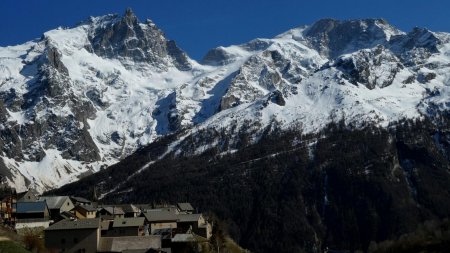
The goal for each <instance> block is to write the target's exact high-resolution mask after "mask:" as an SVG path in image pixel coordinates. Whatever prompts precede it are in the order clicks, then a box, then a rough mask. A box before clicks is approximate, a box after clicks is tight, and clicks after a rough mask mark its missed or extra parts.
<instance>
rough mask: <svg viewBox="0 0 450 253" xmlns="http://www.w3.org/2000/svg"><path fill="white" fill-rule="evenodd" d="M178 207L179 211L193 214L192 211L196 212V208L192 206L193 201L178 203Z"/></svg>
mask: <svg viewBox="0 0 450 253" xmlns="http://www.w3.org/2000/svg"><path fill="white" fill-rule="evenodd" d="M177 209H178V212H179V213H188V214H191V213H194V212H195V210H194V208H193V207H192V205H191V203H187V202H186V203H178V204H177Z"/></svg>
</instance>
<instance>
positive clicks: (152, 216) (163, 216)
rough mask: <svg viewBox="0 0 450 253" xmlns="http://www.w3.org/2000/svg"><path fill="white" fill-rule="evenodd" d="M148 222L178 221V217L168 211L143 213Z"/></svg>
mask: <svg viewBox="0 0 450 253" xmlns="http://www.w3.org/2000/svg"><path fill="white" fill-rule="evenodd" d="M142 214H143V215H144V217H145V219H147V221H149V222H152V221H177V215H176V213H174V212H168V211H160V210H158V211H147V212H144V213H142Z"/></svg>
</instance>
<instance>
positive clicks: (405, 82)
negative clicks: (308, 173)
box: [0, 10, 450, 191]
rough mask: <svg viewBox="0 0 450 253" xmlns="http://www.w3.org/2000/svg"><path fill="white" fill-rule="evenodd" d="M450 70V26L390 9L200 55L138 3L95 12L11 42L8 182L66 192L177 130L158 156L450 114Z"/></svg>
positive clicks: (6, 68) (5, 150) (7, 59)
mask: <svg viewBox="0 0 450 253" xmlns="http://www.w3.org/2000/svg"><path fill="white" fill-rule="evenodd" d="M449 68H450V35H449V34H447V33H435V32H431V31H429V30H427V29H421V28H416V29H414V30H413V31H411V32H409V33H404V32H402V31H399V30H398V29H396V28H395V27H392V26H391V25H389V24H388V23H387V22H386V21H384V20H380V19H367V20H347V21H337V20H331V19H325V20H320V21H318V22H316V23H314V24H313V25H311V26H304V27H299V28H295V29H292V30H290V31H287V32H286V33H283V34H281V35H279V36H277V37H275V38H273V39H255V40H253V41H250V42H248V43H245V44H242V45H237V46H229V47H218V48H215V49H212V50H210V51H209V52H208V53H207V54H206V56H205V57H204V59H203V60H202V61H201V62H200V63H197V62H196V61H194V60H192V59H190V58H189V57H188V56H187V55H186V54H185V53H184V52H183V51H182V50H180V49H179V48H178V47H177V46H176V44H175V43H174V42H173V41H170V40H168V39H166V38H165V37H164V34H163V33H162V32H161V31H160V30H159V29H158V28H157V27H156V26H155V24H154V23H153V22H152V21H150V20H147V21H146V22H145V23H140V22H139V21H138V20H137V18H136V17H135V15H134V14H133V13H132V12H131V10H127V12H126V13H125V14H124V15H123V16H117V15H107V16H102V17H95V18H90V19H89V20H88V21H85V22H83V23H81V24H79V25H78V26H75V27H73V28H58V29H55V30H52V31H49V32H46V33H44V35H43V36H42V38H40V39H38V40H35V41H31V42H28V43H25V44H23V45H18V46H13V47H5V48H0V73H1V74H0V97H1V100H0V120H1V122H0V123H1V128H0V135H1V139H0V149H1V151H2V153H1V162H0V166H1V172H2V180H3V181H4V182H5V183H8V184H10V185H14V186H16V187H17V188H18V189H19V190H23V189H25V188H26V187H28V186H30V185H31V187H33V188H36V189H38V190H41V191H42V190H46V189H51V188H55V187H58V186H61V185H64V184H66V183H68V182H72V181H75V180H77V179H78V178H79V177H81V176H84V175H86V174H90V173H92V172H96V171H98V170H99V169H100V168H102V167H104V166H108V165H111V164H114V163H116V162H118V161H120V160H121V159H123V158H124V157H126V156H128V155H130V154H131V153H133V152H134V151H136V150H137V149H139V148H141V147H144V146H145V145H147V144H149V143H152V142H154V141H155V139H156V138H158V137H160V136H164V135H167V134H170V133H176V138H175V139H174V141H173V142H172V144H171V145H170V146H169V148H168V150H167V152H165V153H163V154H161V156H158V157H156V158H155V159H160V158H161V157H164V156H165V155H167V154H185V155H192V154H200V153H202V152H204V151H205V150H208V149H210V148H211V147H216V146H219V148H220V149H221V150H222V151H223V152H234V151H235V150H236V149H238V148H239V145H238V144H239V142H240V138H239V135H240V134H241V133H242V132H245V133H249V134H250V135H249V139H250V141H251V142H253V143H254V142H257V141H258V139H259V137H260V136H261V135H262V134H263V132H264V130H265V129H267V128H268V127H270V126H273V125H276V126H278V127H280V128H281V129H289V128H292V127H298V128H300V129H302V132H304V133H315V132H318V131H320V129H322V128H323V127H324V126H325V125H327V124H328V123H330V122H333V121H334V122H336V121H340V120H344V122H345V123H346V124H347V125H353V126H356V127H363V126H364V125H367V124H376V125H378V126H384V127H385V126H387V125H388V124H389V123H391V122H395V121H397V120H400V119H403V118H421V117H422V118H423V117H432V118H438V117H442V115H444V116H445V115H448V114H447V111H448V108H449V106H450V104H449V102H448V101H449V94H450V93H449V92H450V90H449V83H450V75H449V74H448V73H449ZM214 131H218V132H220V133H221V134H222V135H216V134H211V132H214ZM224 135H225V136H230V138H229V141H228V142H226V143H225V142H223V141H222V140H221V137H220V136H224ZM187 140H196V141H195V142H194V143H195V145H193V146H192V144H190V145H191V146H192V147H189V146H187V144H186V143H188V142H187ZM189 143H192V142H191V141H189ZM142 169H143V168H142Z"/></svg>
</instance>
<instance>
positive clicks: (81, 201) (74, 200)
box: [70, 196, 92, 204]
mask: <svg viewBox="0 0 450 253" xmlns="http://www.w3.org/2000/svg"><path fill="white" fill-rule="evenodd" d="M70 199H71V200H72V202H76V203H85V204H89V203H91V202H92V201H90V200H88V199H85V198H82V197H74V196H72V197H70Z"/></svg>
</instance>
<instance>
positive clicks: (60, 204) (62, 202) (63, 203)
mask: <svg viewBox="0 0 450 253" xmlns="http://www.w3.org/2000/svg"><path fill="white" fill-rule="evenodd" d="M39 201H45V202H47V206H48V209H49V210H50V217H51V219H53V220H54V221H58V220H61V217H60V213H62V212H66V211H67V212H69V211H71V210H72V209H73V208H74V207H75V206H74V205H73V203H72V200H70V198H69V197H68V196H45V197H40V198H39Z"/></svg>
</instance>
